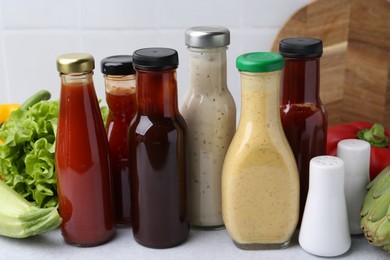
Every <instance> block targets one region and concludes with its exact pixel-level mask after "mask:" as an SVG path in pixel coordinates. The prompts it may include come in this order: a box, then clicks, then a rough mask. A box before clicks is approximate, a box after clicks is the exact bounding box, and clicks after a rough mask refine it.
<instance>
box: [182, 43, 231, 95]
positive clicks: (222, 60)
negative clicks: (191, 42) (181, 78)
mask: <svg viewBox="0 0 390 260" xmlns="http://www.w3.org/2000/svg"><path fill="white" fill-rule="evenodd" d="M188 49H189V52H190V56H189V57H190V59H189V64H190V67H189V70H190V83H189V84H190V88H191V89H192V90H193V91H194V92H197V93H202V94H204V95H207V94H209V93H215V92H217V93H220V92H222V91H224V90H226V88H227V83H226V78H227V74H226V50H227V47H220V48H207V49H201V48H191V47H190V48H188Z"/></svg>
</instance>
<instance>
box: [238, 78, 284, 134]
mask: <svg viewBox="0 0 390 260" xmlns="http://www.w3.org/2000/svg"><path fill="white" fill-rule="evenodd" d="M240 75H241V98H242V99H241V118H240V124H247V123H250V124H251V127H256V129H258V130H260V131H261V129H268V130H269V129H271V128H272V129H274V128H275V127H278V125H280V115H279V89H280V71H275V72H267V73H251V72H241V73H240ZM268 130H266V131H268Z"/></svg>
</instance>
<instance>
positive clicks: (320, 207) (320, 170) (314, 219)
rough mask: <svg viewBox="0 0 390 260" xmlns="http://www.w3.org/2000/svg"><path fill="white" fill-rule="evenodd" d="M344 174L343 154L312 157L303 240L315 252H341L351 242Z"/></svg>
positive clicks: (304, 247)
mask: <svg viewBox="0 0 390 260" xmlns="http://www.w3.org/2000/svg"><path fill="white" fill-rule="evenodd" d="M344 174H345V173H344V162H343V160H341V159H340V158H337V157H335V156H317V157H314V158H313V159H311V160H310V169H309V175H310V177H309V191H308V196H307V200H306V205H305V209H304V213H303V218H302V225H301V229H300V233H299V244H300V245H301V247H302V248H303V249H304V250H305V251H307V252H309V253H311V254H314V255H318V256H326V257H330V256H337V255H341V254H343V253H345V252H346V251H348V249H349V248H350V246H351V236H350V234H349V225H348V214H347V205H346V202H345V194H344Z"/></svg>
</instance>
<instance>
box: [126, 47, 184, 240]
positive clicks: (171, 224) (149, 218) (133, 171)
mask: <svg viewBox="0 0 390 260" xmlns="http://www.w3.org/2000/svg"><path fill="white" fill-rule="evenodd" d="M133 64H134V67H135V69H136V71H137V76H136V81H137V88H136V89H137V90H136V91H137V106H138V108H137V113H136V115H135V117H134V118H133V120H132V122H131V124H130V127H129V133H128V141H129V163H130V187H131V188H130V190H131V205H132V221H133V223H132V224H133V234H134V238H135V240H136V241H137V242H138V243H140V244H142V245H144V246H147V247H152V248H168V247H173V246H176V245H179V244H180V243H182V242H184V241H185V240H186V238H187V237H188V233H189V225H188V221H187V197H186V193H187V165H186V141H185V140H186V132H187V126H186V123H185V121H184V119H183V117H182V116H181V115H180V113H179V110H178V104H177V103H178V101H177V82H176V68H177V66H178V54H177V52H176V51H175V50H173V49H167V48H146V49H140V50H137V51H135V52H134V54H133Z"/></svg>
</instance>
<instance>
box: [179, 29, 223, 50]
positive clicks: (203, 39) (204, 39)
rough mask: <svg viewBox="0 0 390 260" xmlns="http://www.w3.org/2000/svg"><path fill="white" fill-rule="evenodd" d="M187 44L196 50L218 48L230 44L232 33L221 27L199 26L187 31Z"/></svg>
mask: <svg viewBox="0 0 390 260" xmlns="http://www.w3.org/2000/svg"><path fill="white" fill-rule="evenodd" d="M185 43H186V45H188V46H189V47H195V48H216V47H224V46H227V45H229V44H230V31H229V29H227V28H225V27H220V26H197V27H192V28H189V29H187V30H186V34H185Z"/></svg>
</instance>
